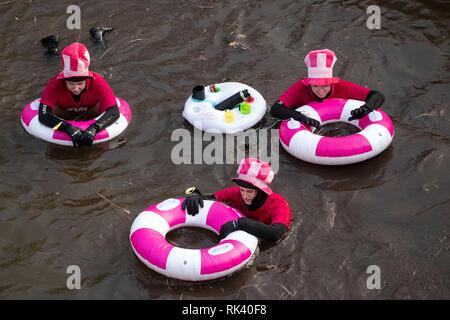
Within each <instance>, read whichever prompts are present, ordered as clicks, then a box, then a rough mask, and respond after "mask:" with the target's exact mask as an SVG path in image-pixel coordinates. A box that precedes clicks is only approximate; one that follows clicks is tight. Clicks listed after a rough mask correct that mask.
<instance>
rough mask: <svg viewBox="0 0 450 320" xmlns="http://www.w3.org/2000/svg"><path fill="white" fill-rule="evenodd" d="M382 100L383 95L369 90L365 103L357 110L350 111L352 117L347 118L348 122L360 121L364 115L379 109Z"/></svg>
mask: <svg viewBox="0 0 450 320" xmlns="http://www.w3.org/2000/svg"><path fill="white" fill-rule="evenodd" d="M384 100H385V98H384V95H383V94H382V93H381V92H378V91H375V90H370V91H369V92H368V93H367V97H366V103H365V104H364V105H362V106H361V107H359V108H358V109H355V110H352V111H351V112H350V114H351V115H352V116H351V117H350V118H348V121H352V120H355V119H361V118H362V117H364V116H365V115H366V114H368V113H370V112H372V111H373V110H374V109H377V108H379V107H381V105H382V104H383V103H384Z"/></svg>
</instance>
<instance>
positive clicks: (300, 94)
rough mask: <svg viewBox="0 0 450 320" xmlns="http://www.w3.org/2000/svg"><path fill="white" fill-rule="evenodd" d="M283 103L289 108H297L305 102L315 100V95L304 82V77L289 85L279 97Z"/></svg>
mask: <svg viewBox="0 0 450 320" xmlns="http://www.w3.org/2000/svg"><path fill="white" fill-rule="evenodd" d="M278 100H280V101H281V102H283V104H284V105H285V106H286V107H288V108H294V107H295V108H297V107H301V106H303V105H305V104H308V103H310V102H311V101H314V100H315V99H314V96H313V95H312V91H311V89H309V86H305V85H304V84H303V83H302V79H300V80H298V81H297V82H296V83H294V84H293V85H292V86H290V87H289V89H287V90H286V91H285V92H284V93H283V94H282V95H281V96H280V97H279V98H278Z"/></svg>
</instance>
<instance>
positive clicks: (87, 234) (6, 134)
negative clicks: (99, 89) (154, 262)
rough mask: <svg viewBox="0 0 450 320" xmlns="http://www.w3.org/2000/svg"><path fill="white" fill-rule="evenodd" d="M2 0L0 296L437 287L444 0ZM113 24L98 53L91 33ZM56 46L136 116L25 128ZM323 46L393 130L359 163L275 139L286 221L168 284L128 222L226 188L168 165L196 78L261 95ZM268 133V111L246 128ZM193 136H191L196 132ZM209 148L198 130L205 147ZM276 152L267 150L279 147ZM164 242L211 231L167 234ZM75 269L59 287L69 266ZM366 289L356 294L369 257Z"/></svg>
mask: <svg viewBox="0 0 450 320" xmlns="http://www.w3.org/2000/svg"><path fill="white" fill-rule="evenodd" d="M71 4H73V3H72V2H71V1H58V2H54V1H33V0H27V1H2V2H1V3H0V20H1V25H2V44H3V45H2V46H1V48H0V57H1V60H2V63H1V66H0V76H1V82H0V83H1V86H0V97H1V106H2V110H3V112H2V113H1V114H0V123H1V124H2V125H1V137H2V141H3V142H2V147H1V149H0V175H1V184H0V298H1V299H177V300H178V299H275V300H283V299H294V300H301V299H449V298H450V284H449V279H450V277H449V270H450V259H449V245H450V241H449V226H450V219H449V211H450V210H449V209H450V202H449V187H450V175H449V168H450V165H449V160H450V159H449V151H450V130H449V112H450V111H449V101H450V90H449V81H450V76H449V69H450V59H449V57H450V51H449V49H450V48H449V24H448V21H449V18H450V7H449V3H448V2H447V1H438V0H434V1H404V0H402V1H399V0H397V1H376V4H377V5H378V6H379V8H380V9H381V21H380V26H381V28H380V29H369V28H368V27H367V25H366V21H367V20H368V18H369V16H370V14H367V12H366V10H367V7H368V6H369V5H371V4H374V3H372V2H367V1H351V0H348V1H301V2H300V1H292V0H283V1H268V0H267V1H266V0H265V1H255V0H249V1H246V0H244V1H243V0H239V1H238V0H236V1H234V0H230V1H216V0H199V1H177V2H174V1H167V0H159V1H146V2H144V1H125V2H124V1H108V2H106V1H96V2H92V1H77V3H76V4H77V5H78V6H79V8H80V13H81V16H80V21H81V25H80V29H73V30H70V29H68V27H67V23H66V22H67V19H68V18H69V17H70V16H71V14H70V13H66V10H67V7H68V6H69V5H71ZM96 25H103V26H109V27H113V28H114V31H113V32H111V33H109V34H107V35H106V38H107V40H108V45H107V47H106V48H97V47H96V45H95V44H94V43H93V42H92V40H91V38H90V35H89V28H90V27H92V26H96ZM51 33H54V34H59V35H60V36H61V42H60V49H61V50H62V49H63V48H64V47H66V46H67V45H69V44H70V43H72V42H75V41H79V42H82V43H84V44H85V45H86V46H87V47H88V49H89V51H90V55H91V70H93V71H97V72H99V73H100V74H102V75H103V76H104V78H105V79H106V80H107V82H108V83H109V85H110V86H111V88H112V89H113V91H114V93H115V94H116V95H117V96H119V97H121V98H123V99H125V100H126V101H128V103H129V104H130V106H131V109H132V112H133V118H132V120H131V123H130V125H129V127H128V128H127V130H126V131H125V132H124V133H123V134H122V135H121V136H119V137H118V138H116V139H114V140H112V141H110V142H109V143H105V144H102V145H95V146H93V147H92V148H90V149H88V148H84V149H80V150H74V149H72V148H68V147H60V146H56V145H52V144H50V143H47V142H44V141H42V140H39V139H37V138H34V137H32V136H30V135H29V134H28V133H26V132H25V130H24V129H23V127H22V125H21V123H20V114H21V111H22V109H23V108H24V106H25V105H26V104H28V102H30V101H31V100H33V99H35V98H37V97H39V96H40V94H41V92H42V90H43V88H44V87H45V85H46V83H47V82H48V80H49V79H50V78H51V77H52V76H54V75H55V74H56V73H57V72H59V71H60V70H61V61H60V58H59V57H47V56H45V55H44V50H45V49H44V48H43V47H42V45H41V44H40V39H41V38H42V37H44V36H45V35H47V34H51ZM322 48H329V49H332V50H333V51H335V52H336V54H337V56H338V62H337V63H336V65H335V68H334V74H335V76H337V77H340V78H342V79H345V80H348V81H352V82H354V83H357V84H360V85H363V86H367V87H368V88H371V89H375V90H379V91H381V92H382V93H383V94H384V95H385V96H386V102H385V103H384V105H383V110H384V111H385V112H386V113H388V114H389V115H390V117H391V118H392V120H393V123H394V126H395V136H394V139H393V142H392V144H391V145H390V146H389V147H388V149H386V150H385V151H384V152H383V153H381V154H380V155H378V156H377V157H375V158H372V159H369V160H367V161H365V162H362V163H358V164H353V165H348V166H341V167H328V166H320V165H314V164H308V163H306V162H303V161H301V160H298V159H296V158H294V157H292V156H291V155H290V154H288V153H287V152H285V151H284V150H283V149H282V148H281V146H280V147H279V149H278V152H275V153H276V154H274V156H273V157H272V160H274V161H277V162H278V167H279V168H278V170H277V171H278V172H277V174H276V176H275V180H274V182H273V184H272V188H273V190H274V191H275V192H277V193H280V194H281V195H283V196H284V197H285V198H286V199H287V201H288V202H289V204H290V206H291V208H292V211H293V224H292V227H291V230H290V232H289V234H288V235H287V236H286V237H285V238H284V239H283V240H282V241H281V242H280V243H278V244H276V245H267V244H262V245H261V246H260V252H259V254H258V256H256V258H255V260H254V262H253V264H252V265H251V266H249V267H248V268H246V269H243V270H242V271H240V272H238V273H236V274H235V275H233V276H231V277H229V278H227V279H224V280H217V281H211V282H206V283H190V282H183V281H177V280H173V279H168V278H166V277H164V276H162V275H160V274H158V273H156V272H154V271H152V270H150V269H148V268H147V267H146V266H145V265H144V264H143V263H142V262H141V261H139V260H138V259H137V258H136V256H135V255H134V253H133V251H132V248H131V246H130V243H129V238H128V237H129V231H130V227H131V224H132V222H133V220H134V218H135V217H136V216H137V215H138V214H139V213H140V212H141V211H142V210H144V209H145V208H147V207H148V206H150V205H152V204H154V203H157V202H160V201H162V200H164V199H167V198H171V197H181V196H182V195H183V191H184V189H185V188H186V187H188V186H191V185H194V184H195V185H197V186H198V188H200V190H202V191H203V192H204V193H209V192H213V191H217V190H221V189H223V188H226V187H229V186H232V185H233V183H232V182H231V180H230V179H231V177H233V176H234V174H235V171H236V169H237V160H236V161H234V163H228V164H214V165H209V164H206V163H205V162H204V161H201V163H200V164H193V160H192V161H191V164H189V163H185V164H180V165H177V164H174V161H173V159H172V157H171V154H172V150H173V148H174V147H175V146H176V145H177V143H178V142H177V141H172V140H173V139H171V136H172V133H173V132H174V131H175V130H177V129H184V130H186V131H187V132H189V133H190V134H193V133H194V130H193V127H192V126H191V125H190V124H189V123H188V122H187V121H185V120H184V119H183V117H182V115H181V113H182V110H183V106H184V102H185V101H186V99H187V98H188V97H189V95H190V93H191V89H192V87H193V86H195V85H197V84H204V85H208V84H213V83H220V82H224V81H237V82H242V83H246V84H248V85H250V86H252V87H253V88H255V89H257V90H258V91H259V92H260V93H261V94H262V95H263V96H264V98H265V99H266V101H267V103H268V105H269V106H270V105H271V104H272V103H273V102H274V101H275V100H276V99H277V97H278V96H279V95H281V94H282V93H283V92H284V91H285V90H286V89H287V88H288V87H289V86H290V85H291V84H293V83H294V82H295V81H296V80H298V79H299V78H302V77H304V76H305V75H306V68H305V66H304V63H303V59H304V56H305V55H306V53H307V52H308V51H310V50H314V49H322ZM259 125H260V126H263V127H264V126H267V127H269V126H271V125H274V126H273V128H272V129H277V128H278V126H279V123H278V124H274V123H273V119H270V116H269V115H268V114H266V117H265V118H264V119H263V121H262V122H261V123H260V124H259ZM204 144H205V143H204ZM206 144H207V143H206ZM275 159H276V160H275ZM171 238H172V240H173V241H174V242H176V243H182V244H183V245H194V246H208V245H213V244H214V243H215V242H217V237H216V236H215V235H214V234H212V233H210V232H206V231H203V230H201V231H198V230H195V229H194V230H190V229H180V230H177V231H176V232H173V234H171ZM71 265H76V266H78V267H79V268H80V270H81V289H78V290H77V289H74V290H69V289H68V287H67V286H66V281H67V279H68V277H69V276H70V275H71V274H69V273H67V272H66V271H67V268H68V267H69V266H71ZM372 265H375V266H378V267H379V271H380V273H379V274H380V288H379V289H377V288H374V289H370V288H368V286H367V280H368V278H369V277H370V276H371V275H372V273H370V272H369V273H368V272H367V271H368V267H369V266H372Z"/></svg>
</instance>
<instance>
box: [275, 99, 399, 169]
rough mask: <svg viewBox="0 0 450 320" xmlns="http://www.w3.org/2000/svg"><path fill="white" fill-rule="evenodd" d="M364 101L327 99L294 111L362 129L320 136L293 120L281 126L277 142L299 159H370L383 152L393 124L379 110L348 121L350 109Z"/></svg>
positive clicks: (329, 162)
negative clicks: (351, 132)
mask: <svg viewBox="0 0 450 320" xmlns="http://www.w3.org/2000/svg"><path fill="white" fill-rule="evenodd" d="M364 103H365V102H363V101H358V100H351V99H329V100H324V101H322V102H320V103H319V102H311V103H310V104H308V105H305V106H302V107H300V108H298V109H296V111H300V112H302V113H303V114H305V115H307V116H309V117H311V118H314V119H316V120H318V121H319V122H320V123H321V125H323V124H327V123H331V122H338V121H341V122H346V123H350V124H352V125H354V126H356V127H358V128H359V129H360V130H361V131H360V132H358V133H356V134H353V135H350V136H346V137H323V136H320V135H317V134H313V133H312V129H311V127H310V126H307V125H304V124H303V123H300V122H298V121H295V120H292V119H291V120H285V121H283V122H282V123H281V125H280V131H279V134H280V141H281V145H282V146H283V147H284V149H285V150H286V151H287V152H289V153H290V154H292V155H293V156H294V157H297V158H299V159H301V160H304V161H307V162H311V163H317V164H325V165H343V164H350V163H355V162H359V161H364V160H367V159H369V158H372V157H374V156H376V155H378V154H379V153H381V152H383V151H384V150H385V149H386V148H387V147H388V146H389V144H390V143H391V141H392V138H393V136H394V125H393V124H392V121H391V119H390V118H389V116H388V115H387V114H386V113H385V112H384V111H382V110H379V109H378V110H374V111H372V112H371V113H369V114H367V115H366V116H364V117H363V118H361V119H359V120H358V119H356V120H352V121H348V118H349V117H350V116H351V114H350V112H351V111H352V110H354V109H356V108H359V107H360V106H362V105H363V104H364Z"/></svg>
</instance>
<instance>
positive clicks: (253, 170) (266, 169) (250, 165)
mask: <svg viewBox="0 0 450 320" xmlns="http://www.w3.org/2000/svg"><path fill="white" fill-rule="evenodd" d="M237 175H238V176H237V177H236V178H233V179H232V180H233V181H235V180H244V181H246V182H248V183H250V184H252V185H254V186H255V187H257V188H259V189H261V190H262V191H264V192H265V193H267V194H268V195H269V196H270V195H271V194H272V190H271V189H270V188H269V184H270V183H271V182H272V180H273V177H274V173H273V170H272V168H271V167H270V165H269V164H268V163H266V162H264V161H261V160H258V159H255V158H245V159H243V160H242V161H241V164H240V165H239V168H238V170H237Z"/></svg>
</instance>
